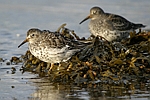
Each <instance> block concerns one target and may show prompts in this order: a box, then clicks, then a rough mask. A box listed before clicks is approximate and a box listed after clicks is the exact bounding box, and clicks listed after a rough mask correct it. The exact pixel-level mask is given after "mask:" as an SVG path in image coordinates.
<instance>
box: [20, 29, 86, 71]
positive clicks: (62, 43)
mask: <svg viewBox="0 0 150 100" xmlns="http://www.w3.org/2000/svg"><path fill="white" fill-rule="evenodd" d="M26 42H29V45H28V46H29V50H30V52H31V54H32V55H34V56H35V57H36V58H38V59H40V60H41V61H44V62H47V63H48V64H49V65H50V64H51V66H50V69H49V71H51V70H52V68H53V66H54V64H55V63H60V62H66V61H68V60H69V59H70V58H71V57H72V56H73V55H74V54H75V53H76V52H79V51H80V50H81V49H82V48H84V47H85V46H86V43H83V42H79V41H77V40H73V39H69V38H67V37H65V36H63V35H62V34H60V33H59V32H50V31H49V30H40V29H38V28H31V29H29V30H28V31H27V36H26V39H25V40H24V41H23V42H22V43H21V44H20V45H19V46H18V48H19V47H20V46H22V45H23V44H25V43H26Z"/></svg>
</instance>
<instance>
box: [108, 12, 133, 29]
mask: <svg viewBox="0 0 150 100" xmlns="http://www.w3.org/2000/svg"><path fill="white" fill-rule="evenodd" d="M107 21H108V23H109V24H111V25H112V27H113V29H114V30H119V31H127V30H131V29H132V27H133V25H134V23H131V22H130V21H128V20H127V19H125V18H123V17H121V16H119V15H114V14H108V20H107Z"/></svg>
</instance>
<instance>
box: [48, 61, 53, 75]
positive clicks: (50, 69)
mask: <svg viewBox="0 0 150 100" xmlns="http://www.w3.org/2000/svg"><path fill="white" fill-rule="evenodd" d="M48 66H49V70H48V74H50V72H51V71H52V68H53V67H54V63H51V66H50V63H47V67H48Z"/></svg>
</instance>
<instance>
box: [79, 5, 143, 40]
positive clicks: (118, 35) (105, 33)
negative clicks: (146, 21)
mask: <svg viewBox="0 0 150 100" xmlns="http://www.w3.org/2000/svg"><path fill="white" fill-rule="evenodd" d="M87 19H91V21H90V23H89V30H90V32H91V34H93V35H94V36H100V37H103V38H105V39H106V40H107V41H110V42H111V41H120V40H122V39H125V38H127V37H128V36H129V33H130V32H133V31H134V30H136V29H140V28H143V27H145V25H143V24H135V23H132V22H130V21H128V20H127V19H125V18H124V17H122V16H119V15H115V14H110V13H105V12H104V11H103V10H102V9H101V8H100V7H93V8H91V9H90V15H89V16H87V17H86V18H85V19H84V20H82V21H81V22H80V24H81V23H82V22H84V21H86V20H87Z"/></svg>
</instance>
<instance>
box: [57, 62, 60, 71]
mask: <svg viewBox="0 0 150 100" xmlns="http://www.w3.org/2000/svg"><path fill="white" fill-rule="evenodd" d="M60 67H61V63H59V65H58V67H57V70H58V71H59V70H60Z"/></svg>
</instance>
